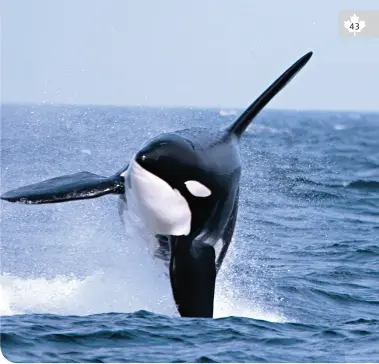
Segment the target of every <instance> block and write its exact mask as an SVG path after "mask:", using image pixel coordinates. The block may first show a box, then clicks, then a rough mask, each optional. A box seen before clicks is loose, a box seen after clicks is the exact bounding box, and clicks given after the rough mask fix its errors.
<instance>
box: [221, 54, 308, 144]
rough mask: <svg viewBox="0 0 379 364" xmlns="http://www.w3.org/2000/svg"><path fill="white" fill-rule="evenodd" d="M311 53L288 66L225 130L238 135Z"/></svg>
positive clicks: (304, 62) (299, 68) (300, 67)
mask: <svg viewBox="0 0 379 364" xmlns="http://www.w3.org/2000/svg"><path fill="white" fill-rule="evenodd" d="M312 54H313V53H312V52H308V53H307V54H305V55H304V56H303V57H301V58H300V59H299V60H297V61H296V62H295V63H294V64H293V65H292V66H291V67H290V68H288V69H287V70H286V71H285V72H284V73H283V74H282V75H281V76H280V77H279V78H277V79H276V81H275V82H274V83H272V84H271V85H270V86H269V87H268V88H267V89H266V91H264V92H263V93H262V94H261V95H260V96H259V97H258V98H257V99H256V100H255V101H254V102H253V103H252V104H251V105H250V106H249V107H248V108H247V109H246V110H245V111H244V112H243V113H242V115H241V116H240V117H239V118H238V119H237V120H236V121H235V122H234V123H233V124H232V125H231V126H230V127H229V128H228V129H227V131H229V132H230V133H234V134H235V135H236V136H237V137H240V136H241V135H242V133H243V132H244V131H245V130H246V128H247V127H248V126H249V124H250V123H251V122H252V120H253V119H254V118H255V117H256V116H257V115H258V113H259V112H260V111H261V110H262V109H263V108H264V107H265V106H266V105H267V104H268V103H269V102H270V101H271V99H272V98H273V97H274V96H275V95H276V94H277V93H278V92H279V91H280V90H282V89H283V88H284V87H285V86H286V85H287V84H288V82H290V81H291V79H292V77H294V76H295V75H296V74H297V73H298V72H299V71H300V70H301V69H302V68H303V67H304V66H305V65H306V64H307V62H308V61H309V59H310V58H311V57H312Z"/></svg>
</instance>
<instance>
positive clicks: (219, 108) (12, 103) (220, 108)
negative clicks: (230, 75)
mask: <svg viewBox="0 0 379 364" xmlns="http://www.w3.org/2000/svg"><path fill="white" fill-rule="evenodd" d="M0 105H1V106H31V107H33V106H36V107H40V106H47V107H48V106H55V107H65V106H66V107H67V106H68V107H87V108H89V107H93V108H96V107H99V108H101V107H109V108H125V109H127V108H130V109H132V108H145V109H161V110H162V109H187V110H188V109H189V110H192V109H195V110H201V109H203V110H217V111H235V112H236V113H238V112H239V111H244V110H245V109H246V108H247V106H246V107H245V108H244V107H233V106H195V105H192V106H190V105H188V106H186V105H144V104H134V105H131V104H90V103H72V104H70V103H66V102H60V103H55V102H52V101H49V102H44V101H43V102H30V101H27V102H15V101H5V102H3V101H1V102H0ZM262 111H263V112H264V111H271V112H273V111H282V112H283V111H284V112H325V113H332V112H335V113H352V112H353V113H361V114H378V113H379V109H378V110H369V109H367V110H362V109H361V110H360V109H343V110H342V109H312V108H270V107H266V108H265V109H264V110H262ZM231 116H232V115H231Z"/></svg>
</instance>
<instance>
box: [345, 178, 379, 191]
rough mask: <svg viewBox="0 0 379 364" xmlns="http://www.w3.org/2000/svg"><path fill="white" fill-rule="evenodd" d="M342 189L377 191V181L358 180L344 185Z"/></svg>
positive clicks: (378, 186) (378, 182)
mask: <svg viewBox="0 0 379 364" xmlns="http://www.w3.org/2000/svg"><path fill="white" fill-rule="evenodd" d="M343 186H344V187H347V188H356V189H361V190H379V181H370V180H362V179H358V180H356V181H352V182H347V183H344V185H343Z"/></svg>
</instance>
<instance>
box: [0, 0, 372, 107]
mask: <svg viewBox="0 0 379 364" xmlns="http://www.w3.org/2000/svg"><path fill="white" fill-rule="evenodd" d="M0 10H1V13H0V14H1V100H2V102H3V103H38V104H39V103H53V104H62V103H69V104H101V105H127V106H134V105H135V106H162V107H176V106H194V107H220V108H244V107H246V106H248V105H249V104H250V103H251V102H252V101H253V100H254V99H255V97H257V96H258V95H259V94H260V93H261V92H262V91H263V90H264V89H265V88H266V87H267V86H268V85H269V84H270V83H271V82H272V81H274V80H275V79H276V77H278V76H279V75H280V74H281V73H282V72H283V71H284V70H285V69H286V68H287V67H289V66H290V65H291V64H292V63H293V62H295V61H296V60H297V59H298V58H299V57H301V56H302V55H303V54H304V53H306V52H308V51H310V50H312V51H313V52H314V55H313V57H312V59H311V60H310V62H309V63H308V64H307V65H306V67H305V68H304V69H303V70H302V71H301V72H300V73H299V74H298V75H297V76H296V77H295V78H294V79H293V80H292V82H291V83H290V84H289V85H288V86H287V87H286V88H285V89H284V90H283V91H282V92H281V93H280V94H279V95H278V96H276V97H275V98H274V100H273V101H271V102H270V104H269V107H270V108H279V109H300V110H304V109H310V110H357V111H359V110H362V111H378V110H379V102H378V100H379V97H378V87H379V70H378V68H379V37H377V38H374V37H371V38H368V37H367V38H365V37H341V36H340V34H339V26H340V22H339V13H340V11H343V10H351V11H352V12H353V11H360V10H379V2H378V1H377V0H359V1H358V0H354V1H352V0H333V1H329V0H328V1H326V0H323V1H321V0H320V1H304V0H286V1H283V0H260V1H256V0H191V1H189V0H187V1H184V0H181V1H178V0H159V1H154V0H134V1H131V0H80V1H79V0H60V1H58V0H56V1H52V0H33V1H31V0H2V2H1V6H0ZM362 20H364V19H362Z"/></svg>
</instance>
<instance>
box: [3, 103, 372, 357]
mask: <svg viewBox="0 0 379 364" xmlns="http://www.w3.org/2000/svg"><path fill="white" fill-rule="evenodd" d="M236 114H238V112H237V111H236V110H220V109H207V110H205V109H158V108H156V109H154V108H118V107H93V106H89V107H83V106H54V105H40V106H25V105H3V106H2V122H1V192H2V193H3V192H5V191H7V190H9V189H13V188H16V187H19V186H22V185H25V184H30V183H34V182H38V181H42V180H44V179H47V178H52V177H56V176H59V175H62V174H70V173H75V172H78V171H83V170H86V171H91V172H93V173H99V174H102V175H110V174H112V173H114V172H115V171H117V170H119V169H120V168H122V167H123V166H124V165H125V164H126V162H127V161H128V160H129V159H130V158H131V156H132V155H133V153H134V152H135V151H136V149H137V148H138V147H139V146H140V145H141V144H142V143H143V142H144V141H145V140H146V139H148V138H150V137H152V136H155V135H156V134H158V133H160V132H164V131H172V130H175V129H179V128H183V127H189V126H206V127H208V126H209V127H212V128H218V127H222V126H225V125H228V124H229V123H230V122H231V121H232V120H234V118H235V117H236ZM241 153H242V161H243V176H242V181H241V198H240V210H239V217H238V220H237V228H236V233H235V236H234V239H233V242H232V244H231V247H230V250H229V252H228V255H227V257H226V260H225V262H224V265H223V267H222V269H221V272H220V275H219V277H218V281H217V286H216V299H215V318H214V319H188V318H180V317H177V316H176V315H173V314H172V312H171V311H170V308H169V307H168V306H166V305H165V304H164V303H162V302H157V300H155V299H154V297H155V287H154V284H152V286H151V287H140V285H139V284H138V281H139V277H140V276H141V274H144V273H145V272H148V271H149V269H150V267H149V266H148V265H147V264H146V262H143V261H136V260H135V259H134V260H133V252H132V251H130V250H129V249H128V241H131V240H130V239H140V237H139V236H133V234H128V233H126V234H125V231H124V227H123V226H122V224H121V222H120V219H119V216H118V211H117V197H115V196H105V197H102V198H98V199H94V200H86V201H74V202H70V203H62V204H50V205H38V206H36V205H35V206H28V205H18V204H10V203H7V202H1V276H0V314H1V350H2V353H3V355H4V356H5V357H6V358H7V359H9V360H11V361H14V362H74V361H76V362H77V361H79V362H144V361H145V362H146V361H148V362H185V361H190V362H315V361H317V362H377V361H378V360H379V114H375V113H352V112H340V113H337V112H297V111H273V110H266V111H263V112H262V113H261V114H260V115H259V116H258V118H257V119H256V121H255V123H254V124H252V125H251V126H250V127H249V129H248V130H247V132H246V134H245V135H244V137H243V140H242V143H241ZM126 230H127V228H126ZM141 244H143V242H141Z"/></svg>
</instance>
